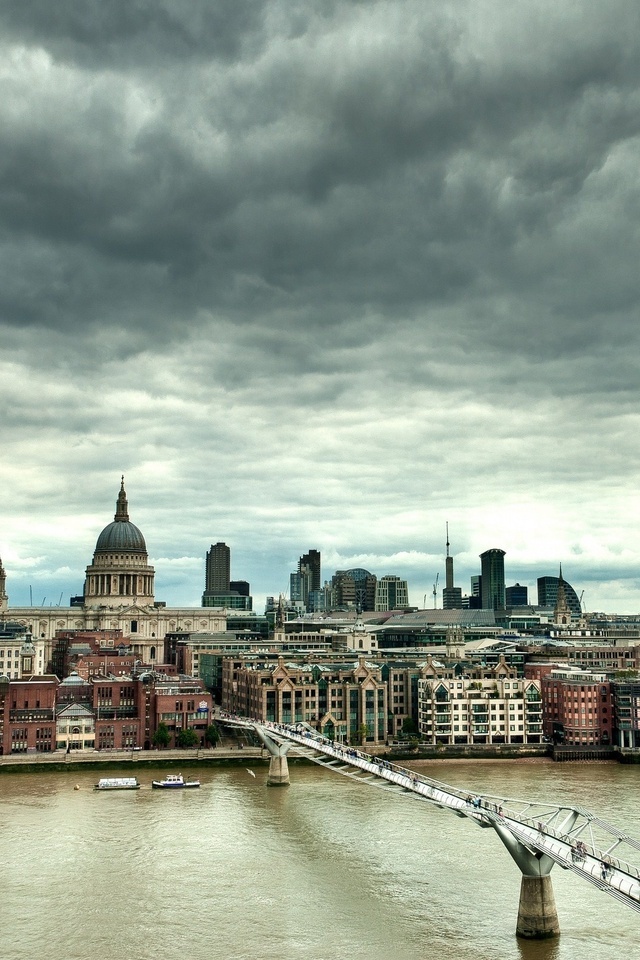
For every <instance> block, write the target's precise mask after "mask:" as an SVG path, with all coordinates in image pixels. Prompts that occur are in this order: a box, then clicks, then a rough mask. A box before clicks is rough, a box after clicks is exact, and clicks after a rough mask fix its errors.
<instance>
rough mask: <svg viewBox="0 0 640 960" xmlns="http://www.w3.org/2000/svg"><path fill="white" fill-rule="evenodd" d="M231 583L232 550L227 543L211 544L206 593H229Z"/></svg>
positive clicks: (208, 556) (208, 552)
mask: <svg viewBox="0 0 640 960" xmlns="http://www.w3.org/2000/svg"><path fill="white" fill-rule="evenodd" d="M230 581H231V550H230V549H229V547H228V546H227V545H226V543H215V544H211V549H210V550H209V551H207V568H206V578H205V584H206V586H205V592H206V593H229V590H230Z"/></svg>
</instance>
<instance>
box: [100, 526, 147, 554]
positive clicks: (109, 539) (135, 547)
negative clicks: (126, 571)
mask: <svg viewBox="0 0 640 960" xmlns="http://www.w3.org/2000/svg"><path fill="white" fill-rule="evenodd" d="M95 552H96V553H146V552H147V546H146V544H145V542H144V537H143V536H142V533H141V531H140V530H139V529H138V527H136V525H135V523H131V521H130V520H114V521H113V523H110V524H109V526H108V527H105V528H104V530H103V531H102V533H101V534H100V536H99V537H98V541H97V543H96V550H95Z"/></svg>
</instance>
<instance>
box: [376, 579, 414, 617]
mask: <svg viewBox="0 0 640 960" xmlns="http://www.w3.org/2000/svg"><path fill="white" fill-rule="evenodd" d="M408 606H409V586H408V584H407V581H406V580H401V579H400V577H394V576H392V575H391V574H389V575H388V576H386V577H381V578H380V579H379V580H378V582H377V583H376V599H375V609H376V610H404V609H406V608H407V607H408Z"/></svg>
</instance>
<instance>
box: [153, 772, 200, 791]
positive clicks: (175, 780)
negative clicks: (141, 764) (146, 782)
mask: <svg viewBox="0 0 640 960" xmlns="http://www.w3.org/2000/svg"><path fill="white" fill-rule="evenodd" d="M151 786H152V787H153V788H154V789H155V790H183V789H185V788H186V787H191V788H193V787H199V786H200V781H199V780H185V779H184V777H183V776H182V774H181V773H170V774H168V775H167V776H166V777H165V778H164V780H153V781H152V783H151Z"/></svg>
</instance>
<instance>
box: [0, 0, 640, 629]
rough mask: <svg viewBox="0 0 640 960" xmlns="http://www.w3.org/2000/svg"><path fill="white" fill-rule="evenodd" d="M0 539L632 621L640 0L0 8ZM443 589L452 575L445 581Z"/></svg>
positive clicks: (61, 571) (65, 568)
mask: <svg viewBox="0 0 640 960" xmlns="http://www.w3.org/2000/svg"><path fill="white" fill-rule="evenodd" d="M0 51H1V53H2V63H3V68H2V80H1V83H2V97H0V157H1V158H2V159H1V160H0V444H1V447H0V449H1V451H2V456H1V458H0V492H1V496H0V556H1V557H2V560H3V563H4V566H5V568H6V570H7V575H8V581H7V588H8V592H9V596H10V601H11V603H12V604H14V605H18V604H21V603H26V602H28V597H29V585H30V584H31V586H32V589H33V595H34V600H36V602H38V603H39V602H41V601H42V599H43V597H46V598H47V601H46V602H47V605H48V604H49V603H50V602H53V603H56V602H57V601H58V598H59V596H60V593H62V594H63V600H64V601H68V596H69V594H70V593H79V592H80V591H81V589H82V582H83V577H84V568H85V566H86V565H87V563H88V562H89V561H90V559H91V555H92V551H93V548H94V545H95V540H96V538H97V536H98V533H99V532H100V530H101V529H102V528H103V527H104V526H105V524H106V523H108V522H109V520H110V518H111V516H112V514H113V510H114V504H115V498H116V495H117V490H118V485H119V479H120V474H121V473H124V474H125V477H126V485H127V492H128V494H129V502H130V508H131V517H132V520H133V522H134V523H136V524H137V525H138V526H139V527H140V528H141V530H142V531H143V533H144V535H145V537H146V538H147V545H148V548H149V554H150V559H151V562H153V564H154V566H155V567H156V571H157V576H156V595H157V597H158V598H159V599H163V600H166V601H167V603H170V604H176V605H177V604H182V603H189V604H190V605H196V606H197V605H199V603H200V598H201V595H202V590H203V585H204V557H205V553H206V550H208V549H209V547H210V546H211V544H212V543H216V542H217V541H224V542H226V543H227V544H228V545H229V546H230V547H231V551H232V552H231V576H232V578H233V579H246V580H249V581H250V583H251V589H252V593H253V596H254V598H255V599H256V604H255V605H256V608H257V609H260V605H261V603H262V598H263V597H264V596H266V595H267V594H270V593H279V592H286V591H287V589H288V584H289V573H290V572H292V571H293V570H295V569H296V568H297V561H298V558H299V557H300V556H301V554H303V553H304V552H305V551H307V550H308V549H309V548H317V549H319V550H321V552H322V566H323V578H324V577H325V576H326V575H327V574H329V575H330V573H332V572H333V571H334V570H335V569H338V568H345V567H351V566H364V567H366V568H368V569H370V570H371V571H372V572H374V573H376V574H377V575H379V576H381V575H384V574H387V573H392V574H397V575H398V576H401V577H403V578H405V579H407V581H408V583H409V591H410V599H411V601H412V603H414V604H415V605H417V606H419V605H421V604H422V600H423V597H424V596H425V595H427V605H428V606H431V605H432V589H433V583H434V581H435V577H436V574H437V573H440V585H439V589H441V587H442V584H443V580H444V553H445V548H444V544H445V523H446V522H447V521H448V522H449V525H450V527H449V528H450V540H451V552H452V554H453V556H454V558H455V570H456V584H457V585H458V586H460V587H461V588H462V589H463V592H468V591H469V577H470V576H471V575H473V574H477V573H479V554H480V553H481V552H483V551H484V550H487V549H490V548H492V547H499V548H501V549H503V550H505V551H506V557H505V573H506V583H507V585H509V584H512V583H515V582H516V581H519V582H520V583H523V584H526V585H528V586H529V587H530V588H533V587H534V586H535V580H536V578H537V577H538V576H542V575H556V574H557V571H558V567H559V564H560V563H562V566H563V572H564V574H565V576H566V578H567V580H568V581H569V582H570V583H571V584H572V585H573V586H574V587H575V589H576V591H577V593H578V595H580V593H581V592H582V591H583V590H584V600H585V604H586V607H587V609H589V610H606V611H612V612H613V611H617V612H629V613H633V612H639V611H640V512H639V509H638V494H637V484H638V480H637V478H638V474H639V462H640V430H639V429H638V426H639V423H640V403H639V391H638V383H639V382H640V370H639V366H640V359H639V358H640V342H639V341H640V322H639V313H640V311H639V306H640V279H639V275H638V262H640V233H639V232H638V209H640V184H639V183H638V175H637V171H638V168H639V166H640V5H638V4H637V3H636V2H635V0H610V2H609V3H607V4H606V5H605V4H586V3H582V2H578V0H575V2H574V0H566V2H565V3H562V4H558V3H556V2H552V0H530V2H528V3H526V4H513V3H511V2H508V0H439V2H438V3H433V2H426V3H425V2H424V0H362V2H356V3H354V2H352V0H327V2H324V0H323V2H319V3H308V2H307V0H269V2H266V0H251V2H245V0H233V2H226V0H221V2H219V3H215V4H212V3H211V2H210V0H191V2H190V3H188V4H184V3H178V2H177V0H156V2H155V3H153V4H149V3H147V2H146V0H110V2H109V4H90V5H88V6H87V5H78V4H77V3H75V2H73V0H58V2H56V4H55V13H54V12H53V8H52V5H51V4H50V3H48V2H44V0H34V2H32V3H27V4H23V3H17V2H9V3H4V4H1V5H0ZM439 603H441V599H440V600H439Z"/></svg>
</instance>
